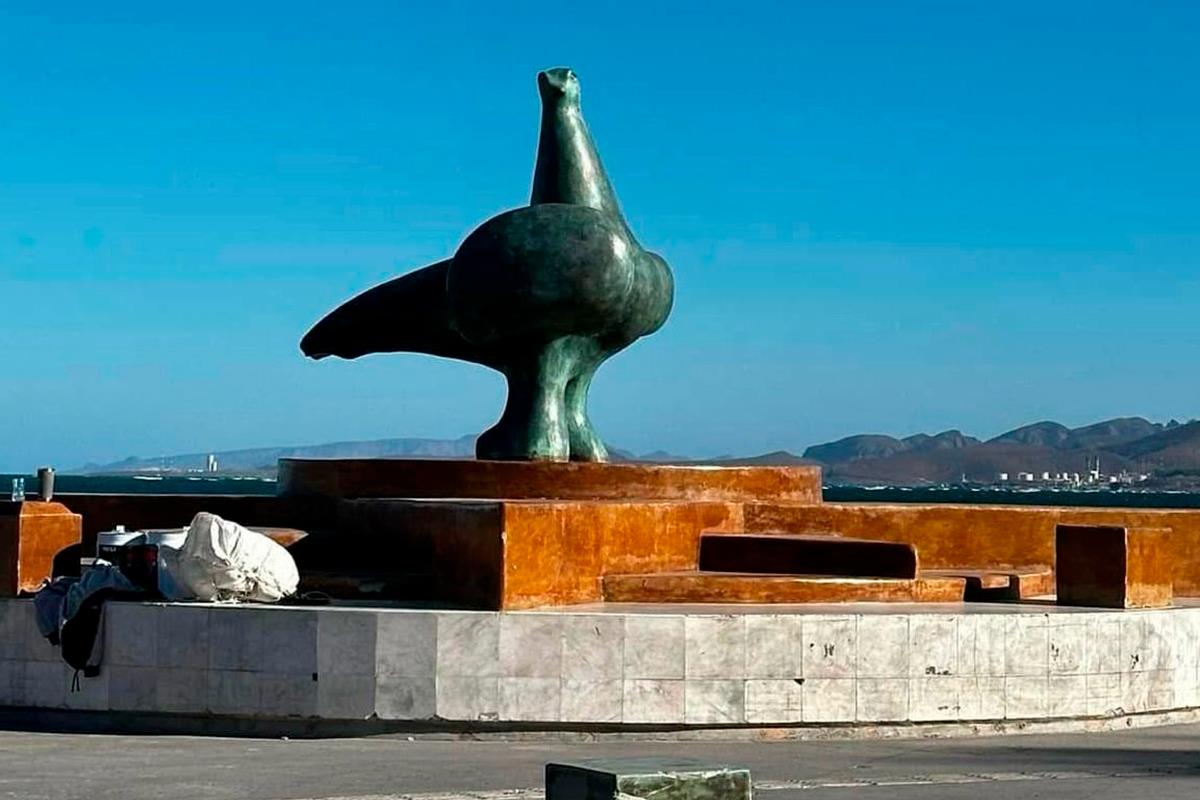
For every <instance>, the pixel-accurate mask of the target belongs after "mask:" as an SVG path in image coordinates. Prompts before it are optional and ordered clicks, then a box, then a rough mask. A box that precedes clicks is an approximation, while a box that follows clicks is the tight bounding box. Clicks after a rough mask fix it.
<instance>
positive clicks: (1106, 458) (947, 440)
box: [69, 417, 1200, 485]
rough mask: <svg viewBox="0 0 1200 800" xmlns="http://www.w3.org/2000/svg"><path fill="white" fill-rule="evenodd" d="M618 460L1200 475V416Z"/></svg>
mask: <svg viewBox="0 0 1200 800" xmlns="http://www.w3.org/2000/svg"><path fill="white" fill-rule="evenodd" d="M474 452H475V436H473V435H472V436H462V437H459V438H458V439H419V438H404V439H379V440H374V441H361V442H334V443H331V444H320V445H307V446H294V447H263V448H254V449H246V450H227V451H222V452H217V453H215V454H214V455H215V456H216V458H217V466H218V471H219V472H220V473H223V474H233V475H274V473H275V465H276V462H277V461H278V460H279V459H281V458H473V457H474ZM609 452H610V453H611V455H612V459H613V461H618V462H641V463H660V464H709V465H725V466H755V465H759V466H789V465H802V464H814V465H817V466H820V467H821V468H822V470H823V471H824V474H825V478H826V479H827V480H829V481H831V482H835V483H851V484H853V483H867V484H894V485H905V484H909V485H920V484H926V483H952V482H957V481H959V480H962V479H963V478H964V477H965V478H966V479H967V480H970V481H977V482H983V483H990V482H994V481H996V480H997V479H998V477H999V476H1000V474H1001V473H1008V474H1009V476H1010V478H1011V479H1015V478H1016V476H1017V474H1018V473H1020V472H1032V473H1034V474H1035V475H1041V473H1043V472H1050V473H1060V472H1067V473H1073V472H1078V473H1080V474H1084V473H1086V472H1087V470H1088V465H1089V463H1091V462H1092V461H1093V460H1094V459H1096V458H1099V460H1100V465H1101V469H1102V471H1103V472H1104V473H1105V474H1108V475H1115V474H1119V473H1121V472H1122V471H1126V472H1129V473H1135V474H1142V473H1150V474H1156V475H1168V474H1195V475H1197V476H1200V421H1192V422H1188V423H1186V424H1182V425H1181V424H1179V423H1178V422H1176V421H1174V420H1172V421H1170V422H1168V423H1166V424H1160V423H1156V422H1150V421H1149V420H1146V419H1143V418H1141V417H1119V418H1116V419H1110V420H1104V421H1103V422H1097V423H1095V424H1092V425H1085V426H1083V427H1080V428H1068V427H1067V426H1065V425H1062V424H1060V423H1058V422H1053V421H1050V420H1045V421H1042V422H1035V423H1033V424H1030V425H1023V426H1021V427H1020V428H1016V429H1014V430H1011V431H1008V432H1006V433H1002V434H1000V435H999V436H996V437H994V438H992V439H989V440H988V441H986V442H985V441H980V440H979V439H977V438H975V437H974V436H968V435H967V434H965V433H963V432H962V431H959V430H948V431H943V432H941V433H937V434H926V433H918V434H915V435H912V436H907V437H904V438H896V437H894V436H887V435H884V434H859V435H855V436H847V437H845V438H843V439H838V440H837V441H833V442H825V443H823V444H816V445H813V446H812V447H809V448H807V449H806V450H805V451H804V453H803V455H796V454H794V453H791V452H788V451H787V450H776V451H774V452H770V453H764V454H762V455H755V456H720V457H718V458H712V459H705V460H695V459H692V458H689V457H688V456H683V455H677V454H674V453H668V452H665V451H662V450H658V451H655V452H652V453H647V454H645V455H637V454H635V453H632V452H630V451H628V450H623V449H621V448H618V447H612V446H610V447H609ZM207 457H208V453H189V454H185V455H175V456H160V457H154V458H136V457H131V458H127V459H125V460H124V461H118V462H115V463H112V464H88V465H85V466H83V467H80V468H78V469H75V470H70V471H69V472H74V473H77V474H93V475H95V474H104V475H121V474H134V473H141V474H145V473H152V472H179V473H183V472H196V471H200V470H203V469H204V466H205V461H206V459H207Z"/></svg>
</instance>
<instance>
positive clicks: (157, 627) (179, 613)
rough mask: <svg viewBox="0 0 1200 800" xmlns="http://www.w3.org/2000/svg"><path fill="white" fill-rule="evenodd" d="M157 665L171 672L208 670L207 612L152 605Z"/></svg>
mask: <svg viewBox="0 0 1200 800" xmlns="http://www.w3.org/2000/svg"><path fill="white" fill-rule="evenodd" d="M151 611H152V612H153V616H154V623H155V624H154V636H155V637H156V639H157V641H156V642H155V648H156V651H157V662H156V663H157V664H158V666H160V667H167V668H171V669H198V670H203V669H208V634H209V625H208V620H209V609H208V608H207V607H205V606H153V607H151Z"/></svg>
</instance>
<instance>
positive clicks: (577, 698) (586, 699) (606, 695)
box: [560, 678, 624, 723]
mask: <svg viewBox="0 0 1200 800" xmlns="http://www.w3.org/2000/svg"><path fill="white" fill-rule="evenodd" d="M623 691H624V686H623V682H622V681H621V679H620V678H616V679H612V678H604V679H600V680H593V679H584V680H575V679H564V680H563V682H562V711H561V713H560V718H561V719H562V720H563V721H564V722H611V723H616V722H620V721H621V706H622V699H623V698H622V694H623Z"/></svg>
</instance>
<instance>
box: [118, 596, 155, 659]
mask: <svg viewBox="0 0 1200 800" xmlns="http://www.w3.org/2000/svg"><path fill="white" fill-rule="evenodd" d="M161 612H162V608H161V607H160V606H151V605H142V604H140V603H108V604H106V606H105V608H104V633H105V636H106V637H107V638H106V639H105V642H104V663H106V664H111V665H114V666H123V667H154V666H157V665H158V617H159V615H160V613H161Z"/></svg>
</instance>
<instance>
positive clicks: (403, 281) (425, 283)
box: [300, 259, 488, 364]
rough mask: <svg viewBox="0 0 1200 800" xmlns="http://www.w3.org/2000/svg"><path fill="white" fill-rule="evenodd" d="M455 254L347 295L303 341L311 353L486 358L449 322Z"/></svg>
mask: <svg viewBox="0 0 1200 800" xmlns="http://www.w3.org/2000/svg"><path fill="white" fill-rule="evenodd" d="M450 261H451V259H446V260H445V261H439V262H437V263H436V264H430V265H429V266H427V267H423V268H421V269H418V270H415V271H413V272H410V273H408V274H406V275H402V276H400V277H399V278H394V279H392V280H390V281H388V282H387V283H382V284H380V285H379V286H376V287H374V288H372V289H368V290H367V291H365V292H363V293H362V294H360V295H358V296H357V297H354V298H352V299H350V300H347V301H346V302H345V303H343V304H342V305H340V306H338V307H337V308H336V309H334V310H333V311H331V312H329V313H328V314H327V315H325V317H324V318H323V319H322V320H321V321H320V322H318V323H317V324H316V325H314V326H313V328H312V330H310V331H309V332H308V333H307V334H306V335H305V336H304V338H303V339H302V340H301V341H300V349H301V350H302V351H303V352H304V354H305V355H306V356H308V357H309V358H325V357H326V356H338V357H339V358H358V357H359V356H364V355H368V354H370V353H397V352H408V353H428V354H429V355H434V356H442V357H444V358H457V359H460V360H463V361H473V362H476V363H484V364H486V363H488V360H487V357H486V353H483V352H481V351H480V348H478V347H476V346H474V345H472V344H470V343H469V342H467V341H465V340H464V339H463V338H462V337H461V336H459V335H458V333H457V332H455V331H454V329H453V328H451V327H450V323H449V311H448V306H447V302H446V272H447V270H448V269H449V267H450Z"/></svg>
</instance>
